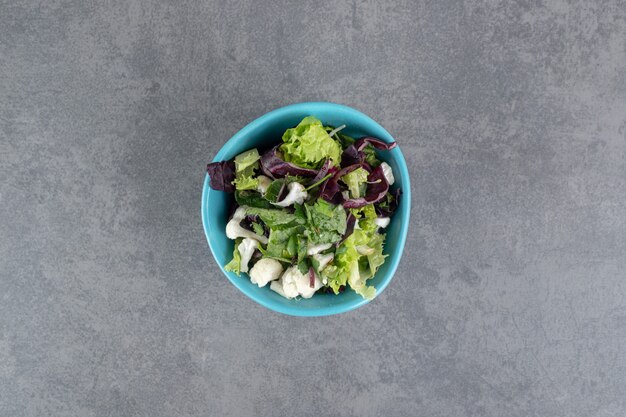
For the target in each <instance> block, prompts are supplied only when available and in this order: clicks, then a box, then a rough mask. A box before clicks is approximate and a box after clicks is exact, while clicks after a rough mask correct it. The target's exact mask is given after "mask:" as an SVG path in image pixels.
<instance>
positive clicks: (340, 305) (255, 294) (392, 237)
mask: <svg viewBox="0 0 626 417" xmlns="http://www.w3.org/2000/svg"><path fill="white" fill-rule="evenodd" d="M311 115H312V116H315V117H317V118H318V119H320V120H321V121H322V123H324V124H325V125H332V126H340V125H343V124H345V125H346V126H347V127H346V128H345V129H344V130H343V131H342V132H343V133H345V134H347V135H349V136H352V137H355V138H359V137H361V136H366V135H367V136H374V137H377V138H380V139H382V140H384V141H385V142H394V139H393V137H391V135H390V134H389V132H387V131H386V130H385V129H384V128H383V127H382V126H380V125H379V124H378V123H376V122H375V121H374V120H372V119H371V118H370V117H368V116H366V115H365V114H363V113H361V112H360V111H358V110H355V109H352V108H350V107H347V106H343V105H340V104H335V103H299V104H292V105H289V106H285V107H281V108H279V109H276V110H273V111H271V112H269V113H267V114H265V115H263V116H261V117H259V118H258V119H256V120H254V121H253V122H252V123H250V124H248V125H247V126H246V127H244V128H243V129H241V130H240V131H239V132H237V133H236V134H235V136H233V137H232V138H231V139H230V140H229V141H228V142H226V144H225V145H224V146H223V147H222V149H220V151H219V152H218V153H217V155H216V156H215V158H214V159H213V161H214V162H215V161H224V160H228V159H232V158H234V157H235V156H236V155H238V154H239V153H241V152H243V151H246V150H248V149H251V148H255V147H261V148H267V147H269V146H271V145H274V144H276V143H279V141H280V140H281V137H282V134H283V132H284V131H285V130H286V129H288V128H290V127H293V126H295V125H297V124H298V123H299V122H300V120H302V119H303V118H304V117H306V116H311ZM378 155H379V156H380V158H381V159H382V160H384V161H386V162H387V163H388V164H389V165H390V166H391V168H392V169H393V172H394V176H395V179H396V182H395V183H394V185H393V187H392V188H395V187H401V188H402V192H403V195H402V198H401V200H400V206H399V207H398V210H397V211H396V212H395V214H394V216H393V218H392V220H391V223H390V224H389V226H388V227H387V238H386V241H385V254H387V255H389V256H388V257H387V259H386V261H385V263H384V265H383V266H381V267H380V269H379V270H378V272H377V273H376V275H375V276H374V277H373V278H372V279H371V280H369V281H368V284H369V285H374V287H376V294H377V295H380V294H381V293H382V292H383V290H384V289H385V288H386V287H387V285H389V282H390V281H391V279H392V278H393V275H394V273H395V271H396V268H397V267H398V263H399V262H400V258H401V257H402V252H403V250H404V243H405V241H406V235H407V231H408V228H409V214H410V204H411V185H410V183H409V172H408V169H407V166H406V162H405V160H404V156H403V155H402V151H400V148H399V147H396V148H394V149H393V150H391V151H383V152H379V153H378ZM231 202H232V195H230V194H227V193H224V192H221V191H215V190H213V189H211V188H210V187H209V176H208V175H207V176H206V177H205V179H204V188H203V190H202V224H203V225H204V232H205V234H206V238H207V240H208V242H209V247H210V248H211V252H213V257H214V258H215V261H216V262H217V264H218V265H219V267H220V269H221V270H222V272H223V273H224V275H226V277H227V278H228V279H229V280H230V282H232V283H233V285H234V286H235V287H237V288H238V289H239V290H240V291H241V292H243V293H244V294H245V295H247V296H248V297H250V298H251V299H253V300H254V301H256V302H257V303H259V304H261V305H262V306H264V307H267V308H269V309H270V310H274V311H278V312H280V313H284V314H289V315H293V316H327V315H331V314H339V313H344V312H346V311H350V310H354V309H355V308H357V307H361V306H362V305H365V304H367V303H368V301H367V300H365V299H363V298H362V297H361V296H360V295H358V294H356V293H355V292H353V291H351V290H350V289H346V291H345V292H343V293H341V294H339V295H333V294H315V295H314V296H313V297H312V298H309V299H293V300H288V299H286V298H283V297H281V296H280V295H278V294H276V293H275V292H274V291H272V290H270V288H269V285H267V286H266V287H263V288H259V287H257V286H256V285H255V284H252V283H251V282H250V279H249V278H248V276H247V275H244V274H242V275H241V276H237V275H236V274H234V273H232V272H227V271H224V265H226V264H227V263H228V262H229V261H230V260H231V259H232V256H233V247H234V243H233V241H232V240H230V239H228V238H227V237H226V233H225V228H226V223H227V221H228V211H229V207H230V204H231Z"/></svg>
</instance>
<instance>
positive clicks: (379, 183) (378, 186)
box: [343, 167, 389, 208]
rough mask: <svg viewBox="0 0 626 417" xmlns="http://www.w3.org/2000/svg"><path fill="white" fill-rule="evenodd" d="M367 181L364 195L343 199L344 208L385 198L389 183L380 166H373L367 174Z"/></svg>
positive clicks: (357, 206)
mask: <svg viewBox="0 0 626 417" xmlns="http://www.w3.org/2000/svg"><path fill="white" fill-rule="evenodd" d="M367 182H368V185H367V192H366V194H365V197H360V198H351V199H349V200H346V201H344V202H343V206H344V208H360V207H363V206H366V205H368V204H372V203H376V202H378V201H380V200H382V199H383V198H385V195H386V194H387V191H389V183H388V182H387V179H386V178H385V174H384V172H383V169H382V167H376V168H374V170H373V171H372V173H371V174H369V175H368V176H367Z"/></svg>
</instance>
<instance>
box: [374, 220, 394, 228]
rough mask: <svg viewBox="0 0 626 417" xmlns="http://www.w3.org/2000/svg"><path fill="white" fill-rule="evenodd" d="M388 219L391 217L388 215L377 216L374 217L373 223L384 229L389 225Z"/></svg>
mask: <svg viewBox="0 0 626 417" xmlns="http://www.w3.org/2000/svg"><path fill="white" fill-rule="evenodd" d="M390 221H391V219H390V218H389V217H377V218H376V219H374V224H376V226H378V227H382V228H383V229H384V228H385V227H387V226H389V222H390Z"/></svg>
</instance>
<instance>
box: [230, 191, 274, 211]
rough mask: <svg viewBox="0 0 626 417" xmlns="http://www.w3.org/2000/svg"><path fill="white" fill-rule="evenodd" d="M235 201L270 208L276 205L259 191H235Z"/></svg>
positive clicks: (250, 205)
mask: <svg viewBox="0 0 626 417" xmlns="http://www.w3.org/2000/svg"><path fill="white" fill-rule="evenodd" d="M235 201H236V202H237V204H239V205H240V206H248V207H257V208H266V209H270V208H272V207H274V206H273V205H272V204H270V202H269V201H267V200H266V199H264V198H263V196H262V195H261V193H259V192H257V191H251V190H248V191H235Z"/></svg>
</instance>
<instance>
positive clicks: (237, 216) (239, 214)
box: [226, 206, 267, 245]
mask: <svg viewBox="0 0 626 417" xmlns="http://www.w3.org/2000/svg"><path fill="white" fill-rule="evenodd" d="M246 209H247V207H245V206H241V207H239V208H237V210H235V213H234V214H233V218H232V219H230V221H229V222H228V223H227V224H226V236H227V237H228V238H229V239H237V238H238V237H243V238H250V239H254V240H258V241H259V242H261V243H262V244H264V245H265V244H267V238H266V237H265V236H259V235H257V234H256V233H254V232H251V231H250V230H247V229H244V228H243V227H241V225H240V224H239V223H241V221H242V220H243V219H244V217H246Z"/></svg>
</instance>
